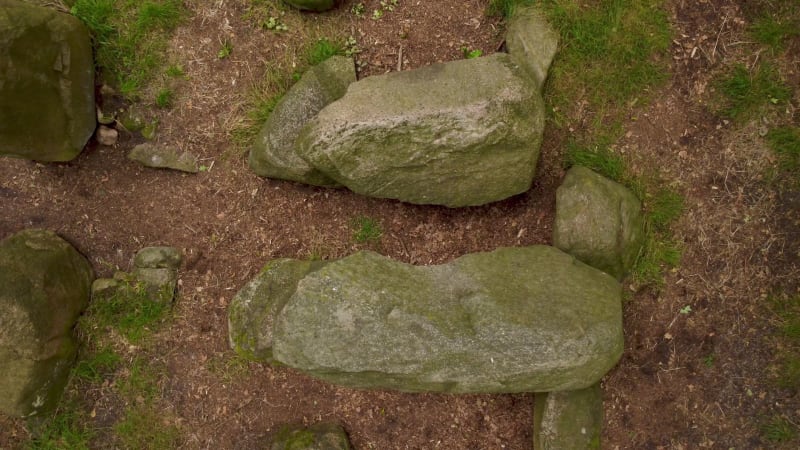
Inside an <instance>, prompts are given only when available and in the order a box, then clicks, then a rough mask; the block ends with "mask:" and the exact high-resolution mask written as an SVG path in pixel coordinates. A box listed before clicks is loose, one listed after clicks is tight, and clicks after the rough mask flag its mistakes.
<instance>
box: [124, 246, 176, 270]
mask: <svg viewBox="0 0 800 450" xmlns="http://www.w3.org/2000/svg"><path fill="white" fill-rule="evenodd" d="M182 259H183V255H181V251H180V250H178V249H177V248H175V247H145V248H143V249H141V250H139V251H138V252H136V256H135V257H134V258H133V265H134V267H138V268H142V269H173V270H178V267H180V265H181V260H182Z"/></svg>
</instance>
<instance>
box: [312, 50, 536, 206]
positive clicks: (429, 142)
mask: <svg viewBox="0 0 800 450" xmlns="http://www.w3.org/2000/svg"><path fill="white" fill-rule="evenodd" d="M543 129H544V106H543V102H542V99H541V96H540V95H539V89H538V86H536V85H535V84H534V83H533V81H532V80H531V79H530V77H529V76H528V75H527V74H526V73H525V72H524V70H523V69H522V68H520V66H519V64H518V63H517V62H515V61H514V60H512V58H511V57H510V56H509V55H507V54H495V55H491V56H487V57H484V58H476V59H467V60H461V61H453V62H449V63H445V64H434V65H431V66H427V67H423V68H420V69H416V70H411V71H405V72H393V73H389V74H386V75H379V76H372V77H367V78H365V79H363V80H360V81H358V82H356V83H353V84H351V85H350V87H349V88H348V91H347V93H346V94H345V96H344V97H342V98H341V99H339V100H337V101H335V102H333V103H331V104H330V105H328V106H327V107H325V108H324V109H323V110H322V111H320V112H319V114H317V115H316V116H315V117H314V118H313V119H311V121H309V123H308V124H307V125H306V126H305V127H304V128H303V129H302V130H301V132H300V136H299V137H298V139H297V143H296V145H297V153H298V154H299V155H300V156H301V157H302V158H303V159H305V160H306V161H307V162H308V163H309V165H310V166H312V167H314V168H316V169H318V170H319V171H321V172H322V173H324V174H325V175H327V176H328V177H330V178H331V179H333V180H334V181H336V182H337V183H340V184H342V185H344V186H346V187H347V188H349V189H351V190H353V191H354V192H357V193H359V194H364V195H368V196H373V197H383V198H393V199H398V200H402V201H406V202H410V203H421V204H440V205H446V206H451V207H459V206H469V205H481V204H484V203H489V202H493V201H497V200H502V199H504V198H507V197H510V196H512V195H515V194H519V193H522V192H525V191H526V190H528V189H529V188H530V186H531V182H532V180H533V176H534V171H535V169H536V163H537V160H538V157H539V146H540V144H541V139H542V131H543Z"/></svg>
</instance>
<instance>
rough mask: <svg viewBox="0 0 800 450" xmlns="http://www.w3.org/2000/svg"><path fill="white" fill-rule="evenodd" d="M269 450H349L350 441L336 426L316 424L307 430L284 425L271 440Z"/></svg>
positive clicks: (340, 428)
mask: <svg viewBox="0 0 800 450" xmlns="http://www.w3.org/2000/svg"><path fill="white" fill-rule="evenodd" d="M269 450H350V441H349V440H348V439H347V433H345V431H344V429H343V428H342V427H340V426H339V425H336V424H331V423H318V424H315V425H312V426H310V427H308V428H305V427H301V426H291V425H285V426H283V427H281V428H280V430H278V432H277V433H276V434H275V436H274V437H273V438H272V442H271V444H270V446H269Z"/></svg>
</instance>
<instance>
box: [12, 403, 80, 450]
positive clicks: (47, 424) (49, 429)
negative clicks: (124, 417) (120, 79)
mask: <svg viewBox="0 0 800 450" xmlns="http://www.w3.org/2000/svg"><path fill="white" fill-rule="evenodd" d="M62 405H64V406H62V407H61V408H60V409H58V410H57V411H56V413H55V414H54V415H53V416H51V417H40V418H37V419H31V420H29V422H28V427H29V429H30V431H31V434H32V435H33V436H34V437H33V438H32V439H31V441H30V442H28V443H27V444H26V445H25V446H24V448H25V449H27V450H56V449H70V450H73V449H74V450H88V449H89V448H91V447H90V444H91V441H92V439H93V438H94V435H95V433H94V431H93V430H92V429H91V427H89V426H88V424H87V418H86V416H85V413H84V412H83V411H82V410H81V409H80V408H79V407H78V406H77V405H76V404H75V403H74V402H68V401H62Z"/></svg>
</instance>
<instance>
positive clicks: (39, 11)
mask: <svg viewBox="0 0 800 450" xmlns="http://www.w3.org/2000/svg"><path fill="white" fill-rule="evenodd" d="M95 125H96V113H95V105H94V63H93V60H92V46H91V42H90V39H89V32H88V30H87V29H86V27H85V26H84V25H83V24H82V23H81V22H80V21H79V20H78V19H76V18H75V17H73V16H71V15H69V14H66V13H62V12H59V11H56V10H55V9H52V8H45V7H41V6H35V5H30V4H27V3H24V2H20V1H15V0H0V156H4V155H5V156H12V157H18V158H25V159H33V160H37V161H69V160H71V159H73V158H75V157H76V156H77V155H78V154H79V153H80V152H81V150H83V147H84V146H85V145H86V142H87V141H88V140H89V138H90V137H91V136H92V134H93V133H94V129H95Z"/></svg>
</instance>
